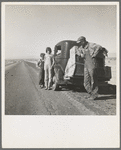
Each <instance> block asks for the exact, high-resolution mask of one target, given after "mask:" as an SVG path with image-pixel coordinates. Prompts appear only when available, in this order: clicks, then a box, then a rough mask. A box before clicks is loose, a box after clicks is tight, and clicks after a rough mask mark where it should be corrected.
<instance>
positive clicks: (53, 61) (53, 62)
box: [51, 56, 55, 69]
mask: <svg viewBox="0 0 121 150" xmlns="http://www.w3.org/2000/svg"><path fill="white" fill-rule="evenodd" d="M54 64H55V59H54V56H53V57H52V65H51V69H52V68H53V66H54Z"/></svg>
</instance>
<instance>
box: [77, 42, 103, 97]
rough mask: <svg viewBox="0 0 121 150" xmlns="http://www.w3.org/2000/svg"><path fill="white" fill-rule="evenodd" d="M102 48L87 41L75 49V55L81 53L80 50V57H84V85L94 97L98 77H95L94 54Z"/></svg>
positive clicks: (96, 92)
mask: <svg viewBox="0 0 121 150" xmlns="http://www.w3.org/2000/svg"><path fill="white" fill-rule="evenodd" d="M101 49H102V47H101V46H100V45H97V44H95V43H89V42H87V44H86V46H85V47H84V48H83V47H82V46H80V47H78V48H77V49H76V53H77V55H81V51H82V52H83V55H81V56H82V57H84V61H85V63H84V87H85V89H86V90H87V92H88V93H89V94H90V95H91V97H93V98H94V99H95V98H96V97H97V94H98V77H97V66H96V59H95V57H96V55H97V54H98V53H99V51H100V50H101Z"/></svg>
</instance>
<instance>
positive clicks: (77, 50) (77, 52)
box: [75, 46, 85, 58]
mask: <svg viewBox="0 0 121 150" xmlns="http://www.w3.org/2000/svg"><path fill="white" fill-rule="evenodd" d="M75 54H77V55H78V56H81V57H82V58H84V56H85V54H84V52H83V51H82V49H81V48H78V47H77V46H76V48H75Z"/></svg>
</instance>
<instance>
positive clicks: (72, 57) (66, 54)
mask: <svg viewBox="0 0 121 150" xmlns="http://www.w3.org/2000/svg"><path fill="white" fill-rule="evenodd" d="M76 46H77V43H76V41H71V40H64V41H61V42H59V43H57V44H56V45H55V48H54V59H55V65H54V77H53V90H59V89H60V88H62V87H64V86H67V85H72V86H82V85H83V82H84V59H83V58H81V56H78V55H77V54H76V50H75V47H76ZM96 62H97V70H98V81H99V85H101V84H102V85H103V84H106V83H107V81H109V80H110V79H111V67H109V66H105V55H104V54H103V53H102V52H99V53H98V55H97V56H96Z"/></svg>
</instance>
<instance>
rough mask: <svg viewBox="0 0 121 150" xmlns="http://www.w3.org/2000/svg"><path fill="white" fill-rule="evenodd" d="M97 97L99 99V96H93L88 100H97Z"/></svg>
mask: <svg viewBox="0 0 121 150" xmlns="http://www.w3.org/2000/svg"><path fill="white" fill-rule="evenodd" d="M97 97H98V94H96V95H94V96H93V95H92V96H90V97H89V98H88V100H95V99H96V98H97Z"/></svg>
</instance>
